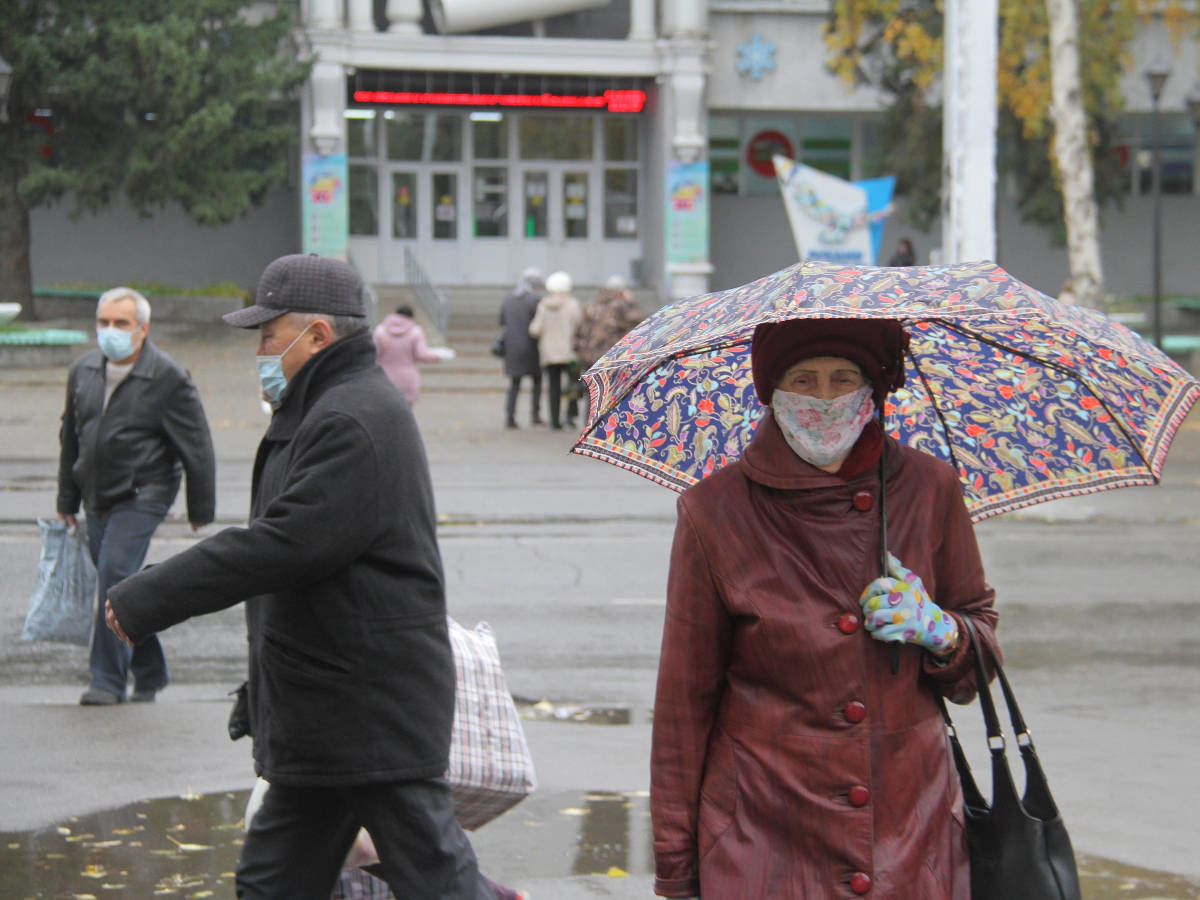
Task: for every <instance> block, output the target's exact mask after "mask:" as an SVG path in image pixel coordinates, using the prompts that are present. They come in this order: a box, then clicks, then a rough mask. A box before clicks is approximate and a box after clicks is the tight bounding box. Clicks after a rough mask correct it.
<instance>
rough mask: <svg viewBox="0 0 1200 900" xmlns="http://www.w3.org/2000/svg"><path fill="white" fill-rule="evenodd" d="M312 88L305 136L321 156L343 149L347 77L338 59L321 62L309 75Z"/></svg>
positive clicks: (318, 62)
mask: <svg viewBox="0 0 1200 900" xmlns="http://www.w3.org/2000/svg"><path fill="white" fill-rule="evenodd" d="M308 83H309V87H310V89H311V91H312V126H311V127H310V128H309V131H308V137H309V140H311V141H312V147H313V149H314V150H316V151H317V153H319V154H320V155H321V156H328V155H329V154H331V153H337V152H339V151H342V150H344V149H345V139H344V137H343V126H344V124H345V112H346V77H345V73H344V70H343V69H342V65H341V63H335V62H321V61H319V60H318V61H317V63H316V64H315V65H314V66H313V70H312V75H310V76H309V79H308Z"/></svg>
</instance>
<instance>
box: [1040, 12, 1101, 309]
mask: <svg viewBox="0 0 1200 900" xmlns="http://www.w3.org/2000/svg"><path fill="white" fill-rule="evenodd" d="M1076 2H1077V0H1046V14H1047V18H1048V20H1049V26H1050V88H1051V94H1052V100H1051V103H1050V121H1051V122H1052V123H1053V125H1054V141H1053V144H1054V160H1055V163H1056V165H1057V166H1058V175H1059V178H1060V180H1061V184H1062V196H1063V214H1064V217H1065V220H1066V226H1067V258H1068V261H1069V265H1070V270H1071V274H1070V279H1069V284H1070V287H1071V293H1073V294H1074V300H1075V302H1076V303H1078V304H1079V305H1080V306H1089V307H1092V308H1093V309H1098V308H1100V307H1101V306H1102V305H1103V301H1104V270H1103V266H1102V264H1101V261H1100V226H1099V213H1098V211H1097V208H1096V192H1095V187H1094V175H1093V171H1092V153H1091V147H1090V145H1089V142H1088V129H1087V110H1086V109H1085V107H1084V102H1083V87H1082V85H1081V83H1080V75H1079V11H1078V9H1077V8H1076ZM1064 299H1065V298H1064Z"/></svg>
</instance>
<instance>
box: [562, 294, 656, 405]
mask: <svg viewBox="0 0 1200 900" xmlns="http://www.w3.org/2000/svg"><path fill="white" fill-rule="evenodd" d="M644 318H645V315H644V314H643V313H642V310H641V308H640V307H639V306H638V305H637V303H636V302H635V301H634V299H633V294H631V293H630V292H629V288H628V287H627V286H626V284H625V279H624V278H622V277H621V276H620V275H612V276H609V278H608V280H607V281H606V282H605V283H604V287H602V288H601V289H600V290H599V291H597V292H596V294H595V296H593V297H591V298H590V299H589V300H588V301H587V302H585V303H584V304H583V311H582V315H581V317H580V320H579V327H578V328H576V329H575V356H576V357H577V358H578V360H579V369H580V373H581V374H582V373H583V372H586V371H587V370H588V369H590V368H591V367H592V366H593V365H594V364H595V362H596V360H598V359H599V358H600V357H601V356H603V355H604V354H605V353H607V352H608V351H609V350H610V349H611V348H612V346H613V344H615V343H616V342H617V341H619V340H620V339H621V338H623V337H624V336H625V335H626V334H627V333H628V332H629V330H630V329H631V328H633V327H634V326H635V325H637V324H638V323H639V322H641V321H642V319H644ZM577 395H578V396H580V397H582V398H583V400H584V402H585V403H586V402H587V399H588V397H587V389H586V388H585V387H584V386H583V383H582V381H581V382H580V385H579V388H578V390H577ZM574 402H575V401H572V406H573V405H574ZM574 418H575V410H574V409H573V408H572V407H568V409H567V421H568V424H573V422H574ZM584 418H585V419H586V418H587V409H586V407H585V409H584Z"/></svg>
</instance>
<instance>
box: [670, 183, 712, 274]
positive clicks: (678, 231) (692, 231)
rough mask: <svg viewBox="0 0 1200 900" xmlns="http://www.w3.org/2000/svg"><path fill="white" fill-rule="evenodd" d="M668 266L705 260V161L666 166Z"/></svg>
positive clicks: (706, 211) (706, 259)
mask: <svg viewBox="0 0 1200 900" xmlns="http://www.w3.org/2000/svg"><path fill="white" fill-rule="evenodd" d="M665 221H666V225H667V236H666V237H667V240H666V243H667V247H666V250H667V252H666V256H667V263H668V264H670V263H702V262H707V261H708V161H707V160H704V161H701V162H690V163H684V162H674V161H673V162H671V163H670V164H669V165H668V166H667V209H666V217H665Z"/></svg>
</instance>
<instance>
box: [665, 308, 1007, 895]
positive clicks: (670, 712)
mask: <svg viewBox="0 0 1200 900" xmlns="http://www.w3.org/2000/svg"><path fill="white" fill-rule="evenodd" d="M908 341H909V336H908V334H907V333H906V332H905V331H904V329H903V328H902V327H901V325H900V323H899V322H898V321H895V320H889V319H820V318H817V319H805V320H788V321H782V322H772V323H768V324H762V325H759V326H758V327H757V328H756V329H755V331H754V334H753V339H752V343H751V352H750V356H751V365H752V369H753V381H754V389H755V391H756V393H757V395H758V398H759V399H760V400H761V402H762V403H763V404H764V406H766V407H768V410H767V411H766V412H765V414H764V416H763V419H762V421H761V422H760V423H759V424H758V427H757V429H756V430H755V432H754V436H753V438H752V440H751V441H750V443H749V445H748V446H747V447H746V448H745V450H744V451H743V452H742V454H741V456H740V458H739V459H737V460H736V461H734V462H731V463H730V464H728V465H727V466H725V467H723V468H721V469H719V470H718V471H716V472H715V473H713V474H712V475H710V476H709V477H707V478H705V479H704V480H703V481H701V482H699V483H698V484H696V485H695V486H694V487H692V488H690V489H689V490H687V491H686V492H685V493H683V495H682V496H681V498H680V501H679V518H678V523H677V526H676V531H675V541H674V546H673V549H672V554H671V564H670V575H669V580H668V597H667V612H666V619H665V626H664V633H663V644H662V657H661V661H660V666H659V678H658V688H657V698H656V701H655V707H654V708H655V716H654V737H653V744H652V751H651V813H652V818H653V825H654V850H655V859H656V874H657V880H656V884H655V889H656V892H657V893H658V894H659V895H661V896H666V897H694V896H702V897H705V898H713V897H718V898H719V897H734V896H737V897H754V898H768V897H769V898H772V900H788V898H792V900H801V898H812V897H835V896H855V895H869V896H875V897H902V896H903V897H921V898H926V900H960V898H961V900H966V898H968V897H969V895H970V873H969V864H968V855H967V843H966V832H965V827H964V817H963V799H962V792H961V789H960V786H959V781H958V778H957V775H956V772H955V768H954V764H953V761H952V759H951V756H950V751H949V748H948V745H947V741H946V735H945V729H944V725H943V721H942V718H941V715H940V713H939V707H938V702H937V699H936V697H937V695H942V696H944V697H946V698H948V699H950V700H952V701H955V702H960V703H963V702H967V701H969V700H970V699H971V697H972V696H973V695H974V693H975V689H976V686H975V679H974V673H973V667H972V663H971V656H970V653H969V651H968V647H967V645H968V642H967V640H966V637H965V633H964V632H965V630H966V629H965V624H966V621H967V620H969V622H970V624H971V625H972V626H973V630H974V632H975V634H976V636H977V638H978V639H979V640H981V641H985V642H987V643H988V644H989V645H990V646H991V647H992V648H993V649H995V634H994V628H995V624H996V619H997V616H996V612H995V610H994V609H993V605H992V601H993V591H992V589H991V588H990V587H989V586H988V584H987V582H986V580H985V578H984V572H983V566H982V563H981V561H980V555H979V550H978V546H977V544H976V540H975V534H974V530H973V527H972V524H971V519H970V516H969V514H968V510H967V507H966V505H965V504H964V503H963V493H962V488H961V485H960V481H959V476H958V473H957V472H956V471H955V469H954V468H953V467H952V466H950V465H948V464H947V463H946V462H944V461H942V460H939V459H936V458H935V457H933V456H931V455H929V454H926V453H924V452H922V451H919V450H915V449H912V448H909V447H905V446H901V445H900V444H899V443H897V442H896V441H895V440H894V439H893V438H891V437H890V436H887V435H885V434H884V432H883V429H882V428H881V425H880V421H879V418H878V416H877V414H878V412H879V410H880V409H881V408H882V406H883V404H884V399H885V397H886V396H887V395H888V394H889V392H891V391H892V390H894V389H896V388H898V387H900V386H902V385H903V384H904V357H905V351H906V348H907V346H908ZM884 505H886V508H887V509H888V510H890V511H891V518H890V521H887V522H886V528H884V527H881V526H883V525H884V519H883V517H882V516H881V514H880V513H881V507H883V506H884ZM885 535H886V537H885ZM885 541H886V545H885V544H884V542H885ZM889 551H890V552H889ZM882 560H886V574H885V575H883V576H882V577H880V570H881V561H882ZM896 647H899V648H900V649H899V651H898V652H894V650H893V648H896Z"/></svg>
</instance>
